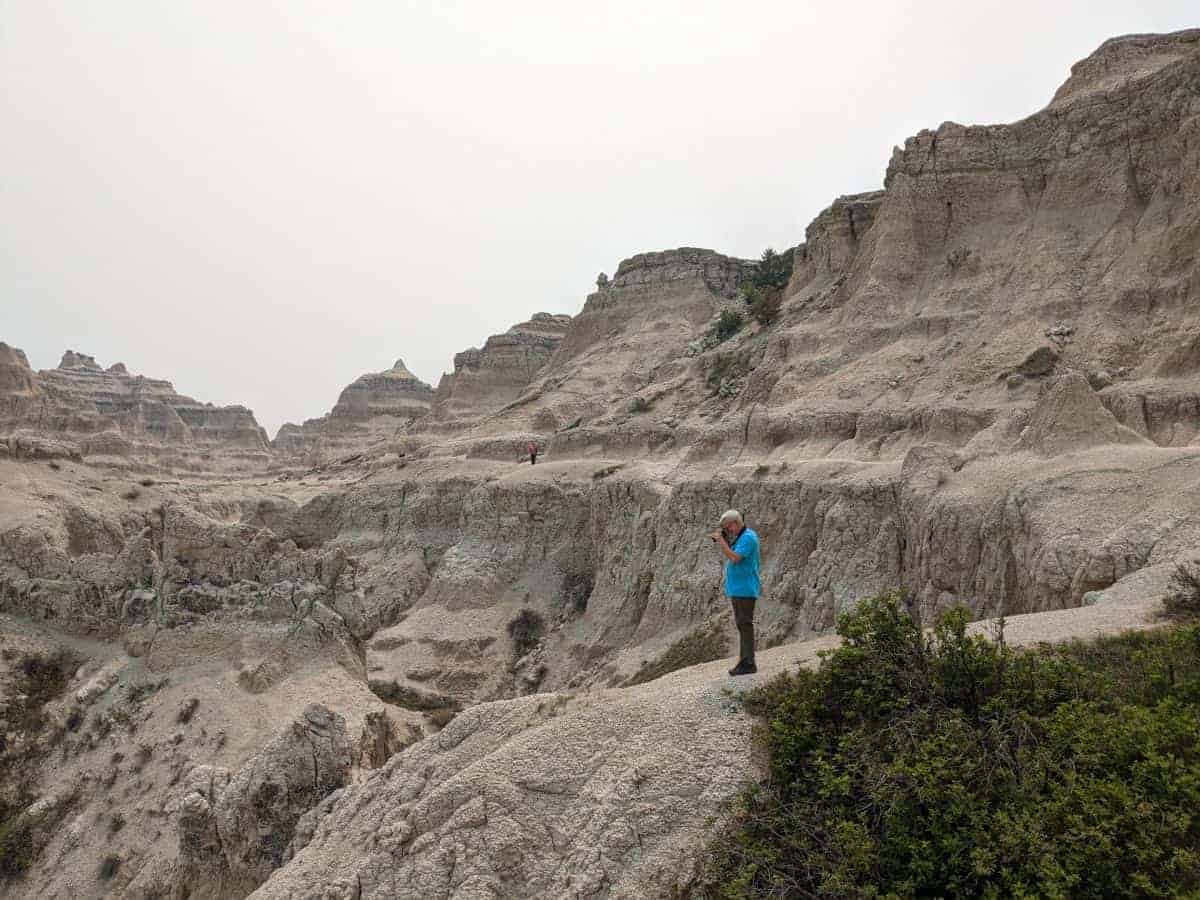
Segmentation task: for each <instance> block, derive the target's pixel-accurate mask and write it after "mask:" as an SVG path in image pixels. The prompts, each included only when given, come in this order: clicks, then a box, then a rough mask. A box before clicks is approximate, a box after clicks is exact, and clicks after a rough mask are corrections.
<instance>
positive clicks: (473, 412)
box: [420, 312, 571, 431]
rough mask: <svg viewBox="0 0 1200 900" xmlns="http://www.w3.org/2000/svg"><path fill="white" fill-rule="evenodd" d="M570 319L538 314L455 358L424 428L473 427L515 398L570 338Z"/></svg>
mask: <svg viewBox="0 0 1200 900" xmlns="http://www.w3.org/2000/svg"><path fill="white" fill-rule="evenodd" d="M570 321H571V317H570V316H565V315H553V314H551V313H544V312H543V313H534V315H533V318H531V319H530V320H529V321H528V322H521V323H519V324H517V325H514V326H513V327H512V328H510V329H508V331H506V332H505V333H504V334H495V335H492V336H491V337H489V338H488V339H487V340H486V341H485V342H484V344H483V347H482V348H475V347H472V348H470V349H468V350H464V351H463V352H462V353H456V354H455V355H454V371H453V372H452V373H450V374H448V375H443V376H442V380H441V382H440V383H439V384H438V388H437V396H436V399H435V402H434V404H433V410H432V413H431V415H430V416H429V418H428V419H427V420H426V421H424V422H422V423H420V424H421V426H422V427H423V428H426V429H437V430H441V431H453V430H455V429H456V428H460V427H462V426H463V425H473V424H475V423H477V422H478V421H479V420H480V419H485V418H486V417H488V416H489V415H491V414H493V413H496V412H499V411H500V410H502V409H504V408H505V407H506V406H508V405H509V404H510V403H512V402H513V401H514V400H516V399H517V398H518V397H519V396H521V394H522V393H523V392H524V391H525V389H526V388H527V387H528V386H529V383H530V382H531V381H532V380H533V379H534V376H536V375H537V374H538V373H539V372H540V371H541V370H542V369H543V368H544V367H545V365H546V364H547V363H548V362H549V361H550V358H551V357H552V356H553V355H554V351H555V348H556V347H558V344H559V342H560V341H562V339H563V335H564V334H566V332H567V329H568V325H569V323H570Z"/></svg>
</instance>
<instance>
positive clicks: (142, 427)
mask: <svg viewBox="0 0 1200 900" xmlns="http://www.w3.org/2000/svg"><path fill="white" fill-rule="evenodd" d="M0 379H2V380H0V433H2V432H7V433H9V434H13V435H21V434H28V433H33V434H36V435H37V436H38V438H40V439H46V438H49V439H52V440H57V441H63V442H69V443H72V444H74V445H76V446H77V447H78V448H79V452H80V453H81V454H82V455H84V456H120V457H137V458H141V459H143V460H146V461H150V462H157V463H163V464H168V465H181V466H185V467H186V466H195V465H197V464H198V463H199V462H201V459H200V457H201V456H202V455H208V457H209V459H208V462H209V464H211V462H212V454H216V455H217V457H218V458H224V459H228V460H233V461H239V462H242V463H245V462H256V463H259V464H261V463H263V462H264V461H265V459H266V450H267V442H266V434H265V432H264V431H263V430H262V428H260V427H259V425H258V423H257V422H256V421H255V420H254V414H253V413H252V412H250V410H248V409H246V408H245V407H243V406H224V407H216V406H213V405H212V404H211V403H198V402H197V401H195V400H193V399H192V398H190V397H185V396H183V395H181V394H178V393H176V391H175V389H174V387H172V386H171V383H170V382H169V381H162V380H158V379H152V378H146V377H144V376H141V375H130V374H129V373H128V371H127V370H126V368H125V366H124V365H122V364H120V363H117V364H116V365H114V366H112V367H110V368H109V369H107V370H105V369H102V368H101V367H100V366H99V364H97V363H96V361H95V359H93V358H92V357H91V356H88V355H87V354H83V353H78V352H76V351H73V350H68V351H66V352H65V353H64V354H63V358H62V361H61V362H60V363H59V366H58V368H56V369H47V370H43V371H40V372H38V373H37V374H36V375H34V374H33V373H32V372H31V371H30V370H29V364H28V362H27V361H26V360H25V356H24V354H23V353H21V351H19V350H15V349H13V348H9V347H7V345H3V350H0Z"/></svg>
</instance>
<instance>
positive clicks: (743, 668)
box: [729, 660, 758, 675]
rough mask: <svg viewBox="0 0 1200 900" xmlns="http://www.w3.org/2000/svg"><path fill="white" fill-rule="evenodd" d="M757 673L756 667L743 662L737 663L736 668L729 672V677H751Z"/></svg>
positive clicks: (750, 663)
mask: <svg viewBox="0 0 1200 900" xmlns="http://www.w3.org/2000/svg"><path fill="white" fill-rule="evenodd" d="M757 671H758V666H756V665H755V664H754V663H752V662H746V661H745V660H743V661H741V662H739V663H738V664H737V665H736V666H734V667H733V668H732V669H730V670H729V674H730V675H753V674H754V673H755V672H757Z"/></svg>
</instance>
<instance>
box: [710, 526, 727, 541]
mask: <svg viewBox="0 0 1200 900" xmlns="http://www.w3.org/2000/svg"><path fill="white" fill-rule="evenodd" d="M708 536H709V537H710V538H712V539H713V540H714V541H718V542H723V541H724V540H725V532H723V531H721V529H719V528H718V529H717V530H716V531H712V532H709V535H708Z"/></svg>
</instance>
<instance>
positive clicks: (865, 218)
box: [787, 191, 884, 294]
mask: <svg viewBox="0 0 1200 900" xmlns="http://www.w3.org/2000/svg"><path fill="white" fill-rule="evenodd" d="M883 194H884V192H883V191H868V192H867V193H864V194H849V195H847V196H845V197H838V198H837V199H836V200H834V201H833V203H832V204H830V205H829V207H828V208H827V209H824V210H822V211H821V213H820V215H818V216H817V217H816V218H815V219H813V221H812V222H811V223H809V225H808V227H807V228H806V229H805V231H804V243H803V244H801V245H800V246H799V247H797V248H796V251H795V262H794V264H793V268H792V278H791V281H790V283H789V284H788V288H787V293H789V294H794V293H796V292H797V291H799V290H801V289H803V288H804V287H805V286H807V285H808V284H809V282H811V281H812V280H813V279H814V278H834V277H836V276H838V275H840V274H842V273H843V272H845V271H846V270H847V269H848V268H849V267H850V264H851V263H852V262H853V261H854V257H855V256H856V255H857V254H858V248H859V246H860V245H861V243H862V241H863V239H864V238H865V237H866V235H867V232H868V231H870V230H871V226H872V225H874V224H875V215H876V214H877V213H878V212H879V206H880V204H881V203H882V202H883Z"/></svg>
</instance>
